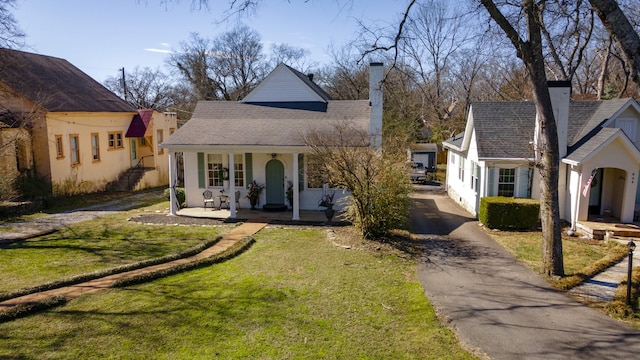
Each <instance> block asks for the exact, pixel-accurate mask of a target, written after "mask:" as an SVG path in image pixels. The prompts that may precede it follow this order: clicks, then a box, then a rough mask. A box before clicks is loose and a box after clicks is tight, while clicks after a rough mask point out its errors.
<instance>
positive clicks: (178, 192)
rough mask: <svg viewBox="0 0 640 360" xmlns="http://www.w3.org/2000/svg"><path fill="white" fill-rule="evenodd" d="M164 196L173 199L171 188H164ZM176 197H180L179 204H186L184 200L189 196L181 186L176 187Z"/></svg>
mask: <svg viewBox="0 0 640 360" xmlns="http://www.w3.org/2000/svg"><path fill="white" fill-rule="evenodd" d="M164 197H166V198H167V200H171V188H166V189H164ZM176 197H177V198H178V204H180V206H182V204H184V202H185V201H186V200H187V196H186V194H185V192H184V188H181V187H177V188H176Z"/></svg>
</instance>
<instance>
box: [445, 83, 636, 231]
mask: <svg viewBox="0 0 640 360" xmlns="http://www.w3.org/2000/svg"><path fill="white" fill-rule="evenodd" d="M570 85H571V84H570V83H569V82H566V81H550V82H549V93H550V95H551V100H552V103H553V111H554V115H555V118H556V124H557V128H558V144H559V152H560V159H561V163H560V167H559V170H560V174H559V182H558V195H559V201H560V217H561V218H562V219H565V220H567V221H569V222H570V223H571V225H572V228H576V226H577V225H578V224H579V222H580V221H585V220H588V219H592V220H597V219H599V218H604V217H613V218H615V219H618V220H619V221H620V222H623V223H630V222H632V221H634V218H635V217H636V216H635V214H636V210H637V209H638V205H636V204H640V191H638V188H639V185H638V173H639V171H640V150H638V144H640V132H639V131H638V129H640V105H638V103H637V102H636V101H635V100H633V99H615V100H601V101H573V100H571V99H570V95H571V88H570ZM535 118H536V110H535V106H534V104H533V103H532V102H528V101H518V102H479V103H473V104H472V105H471V108H470V110H469V115H468V118H467V124H466V128H465V131H464V133H461V134H459V135H456V136H454V137H452V138H450V139H448V140H446V141H445V142H443V146H444V148H446V149H448V150H449V155H448V156H449V157H448V161H447V165H448V166H447V179H446V188H447V192H448V194H449V196H450V197H451V198H452V199H454V200H455V201H456V202H458V203H459V204H461V205H462V206H463V207H465V208H466V209H467V210H469V211H470V212H472V213H473V214H477V211H478V208H479V203H480V198H482V197H484V196H513V197H525V198H534V199H539V198H540V186H539V184H540V181H541V179H540V174H539V172H538V171H537V170H535V169H534V163H535V161H536V157H535V154H534V148H535V146H534V144H535V142H536V138H537V136H536V135H535V134H536V131H537V129H536V127H535V124H536V121H535Z"/></svg>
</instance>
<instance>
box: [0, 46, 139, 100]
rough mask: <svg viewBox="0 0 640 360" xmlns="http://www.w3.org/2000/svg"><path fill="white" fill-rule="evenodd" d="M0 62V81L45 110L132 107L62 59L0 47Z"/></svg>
mask: <svg viewBox="0 0 640 360" xmlns="http://www.w3.org/2000/svg"><path fill="white" fill-rule="evenodd" d="M0 64H1V65H0V82H4V83H6V84H7V85H8V86H9V87H10V88H12V89H14V90H15V91H17V92H18V93H20V94H22V95H23V96H25V97H26V98H28V99H29V100H31V101H33V102H35V103H36V104H38V105H40V106H41V107H43V108H44V109H45V110H47V111H54V112H61V111H81V112H98V111H100V112H103V111H104V112H135V111H136V109H135V108H134V107H132V106H131V105H129V104H127V103H126V102H124V101H123V100H122V99H120V98H119V97H118V96H116V95H115V94H114V93H112V92H111V91H109V90H107V88H105V87H104V86H102V85H101V84H100V83H98V82H97V81H95V80H94V79H92V78H91V77H90V76H89V75H87V74H85V73H83V72H82V71H80V69H78V68H76V67H75V66H73V65H72V64H71V63H69V62H68V61H66V60H64V59H60V58H55V57H51V56H45V55H38V54H32V53H27V52H23V51H17V50H9V49H0Z"/></svg>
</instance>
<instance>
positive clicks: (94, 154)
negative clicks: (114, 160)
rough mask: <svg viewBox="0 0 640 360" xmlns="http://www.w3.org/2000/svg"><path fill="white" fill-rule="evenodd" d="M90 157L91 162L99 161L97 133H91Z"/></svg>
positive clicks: (98, 137) (98, 138)
mask: <svg viewBox="0 0 640 360" xmlns="http://www.w3.org/2000/svg"><path fill="white" fill-rule="evenodd" d="M91 155H92V158H93V162H98V161H100V136H99V135H98V133H91Z"/></svg>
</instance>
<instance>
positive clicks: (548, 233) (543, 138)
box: [481, 0, 564, 276]
mask: <svg viewBox="0 0 640 360" xmlns="http://www.w3.org/2000/svg"><path fill="white" fill-rule="evenodd" d="M481 2H482V5H483V6H484V7H485V8H486V9H487V11H488V12H489V14H490V15H491V17H492V18H493V19H494V20H495V21H496V23H498V25H499V26H500V27H501V28H502V30H503V31H504V33H505V34H506V35H507V37H508V38H509V40H511V42H512V44H513V45H514V46H515V48H516V52H517V55H518V57H519V58H520V59H522V61H523V63H524V64H525V66H526V68H527V73H528V75H529V79H530V80H531V83H532V84H533V96H534V102H535V107H536V121H537V122H538V124H537V125H538V126H537V128H538V129H540V133H539V136H540V138H539V144H538V145H539V147H538V148H537V150H536V151H539V152H540V154H536V158H540V162H539V163H538V164H537V167H538V169H539V171H540V176H541V178H542V179H541V182H540V220H541V222H542V272H543V273H544V274H546V275H548V276H563V275H564V263H563V258H562V231H561V228H560V205H559V198H558V178H559V166H560V156H559V153H558V130H557V127H556V121H555V118H554V116H553V108H552V106H551V98H550V97H549V88H548V86H547V77H546V73H545V66H544V57H543V54H542V46H543V44H542V33H541V26H540V23H539V21H540V14H539V12H540V8H539V5H538V4H537V3H536V2H535V1H534V0H522V8H523V10H524V13H525V14H526V16H527V32H528V39H529V40H528V41H524V40H522V38H521V37H520V34H519V33H518V32H517V31H516V29H515V28H514V27H513V26H512V25H511V23H509V21H508V20H507V19H506V18H505V16H504V15H503V14H502V13H501V12H500V10H499V9H498V8H497V7H496V5H495V3H494V2H493V1H492V0H482V1H481Z"/></svg>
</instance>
